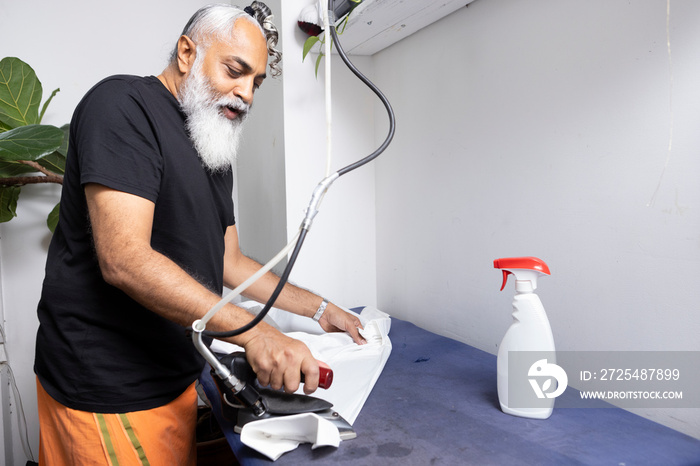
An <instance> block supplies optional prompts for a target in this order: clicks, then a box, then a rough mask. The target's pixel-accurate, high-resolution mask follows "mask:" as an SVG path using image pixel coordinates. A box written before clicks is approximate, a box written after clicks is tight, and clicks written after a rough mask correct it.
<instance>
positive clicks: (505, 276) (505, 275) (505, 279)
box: [500, 270, 513, 291]
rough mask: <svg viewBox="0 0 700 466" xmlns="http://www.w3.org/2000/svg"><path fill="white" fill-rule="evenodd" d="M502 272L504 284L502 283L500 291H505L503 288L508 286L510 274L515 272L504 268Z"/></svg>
mask: <svg viewBox="0 0 700 466" xmlns="http://www.w3.org/2000/svg"><path fill="white" fill-rule="evenodd" d="M501 272H503V284H502V285H501V289H500V291H503V288H505V287H506V283H508V275H511V274H512V273H513V272H509V271H507V270H502V271H501Z"/></svg>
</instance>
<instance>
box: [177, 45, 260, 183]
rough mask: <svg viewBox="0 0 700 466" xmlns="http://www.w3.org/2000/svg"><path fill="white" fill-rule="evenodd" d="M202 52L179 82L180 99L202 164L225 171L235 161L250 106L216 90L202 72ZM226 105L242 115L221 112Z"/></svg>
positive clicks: (187, 126)
mask: <svg viewBox="0 0 700 466" xmlns="http://www.w3.org/2000/svg"><path fill="white" fill-rule="evenodd" d="M199 52H200V51H198V53H197V58H196V59H195V63H194V64H193V66H192V70H191V72H190V74H189V75H188V77H187V78H186V79H185V81H184V82H183V84H182V86H180V89H179V91H178V100H179V101H180V106H181V107H182V110H183V112H185V115H186V117H187V119H186V122H185V126H186V128H187V131H188V133H189V136H190V139H192V142H193V143H194V147H195V149H196V150H197V153H198V154H199V158H200V160H201V162H202V165H203V166H204V167H205V168H206V169H207V170H209V171H210V172H212V173H217V172H225V171H226V170H228V169H229V167H231V166H232V165H233V164H234V163H235V161H236V156H237V155H238V144H239V142H240V137H241V131H242V129H243V121H244V120H245V119H246V117H247V116H248V110H250V106H249V105H248V104H246V103H245V102H243V100H242V99H240V98H229V97H225V96H222V95H221V94H219V93H218V92H216V90H215V89H214V88H213V86H212V85H211V82H210V81H209V79H208V78H207V77H206V76H204V73H202V60H201V57H203V56H204V53H203V52H202V53H199ZM224 106H228V107H231V108H233V109H235V110H236V111H237V112H238V114H239V116H238V117H237V118H236V119H234V120H229V119H228V118H226V117H225V116H224V115H223V114H222V113H221V109H222V107H224Z"/></svg>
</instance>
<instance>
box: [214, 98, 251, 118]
mask: <svg viewBox="0 0 700 466" xmlns="http://www.w3.org/2000/svg"><path fill="white" fill-rule="evenodd" d="M214 104H215V105H217V106H219V107H228V108H229V109H230V110H232V111H234V112H236V113H238V115H239V118H240V119H241V120H243V119H245V118H246V117H247V116H248V112H250V109H251V107H252V105H250V104H247V103H246V102H245V101H243V99H241V98H240V97H219V98H218V99H216V102H214Z"/></svg>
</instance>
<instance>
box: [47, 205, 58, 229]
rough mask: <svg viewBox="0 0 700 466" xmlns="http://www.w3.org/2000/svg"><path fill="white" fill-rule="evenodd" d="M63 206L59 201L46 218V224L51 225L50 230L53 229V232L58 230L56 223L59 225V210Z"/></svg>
mask: <svg viewBox="0 0 700 466" xmlns="http://www.w3.org/2000/svg"><path fill="white" fill-rule="evenodd" d="M60 208H61V203H60V202H59V203H58V204H56V206H55V207H54V208H53V210H52V211H51V212H50V213H49V216H48V218H47V219H46V226H48V227H49V230H51V233H53V232H54V231H56V225H58V211H59V210H60Z"/></svg>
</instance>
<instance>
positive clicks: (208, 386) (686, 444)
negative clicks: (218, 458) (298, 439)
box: [201, 318, 700, 466]
mask: <svg viewBox="0 0 700 466" xmlns="http://www.w3.org/2000/svg"><path fill="white" fill-rule="evenodd" d="M389 336H390V338H391V341H392V345H393V349H392V353H391V356H390V357H389V360H388V361H387V363H386V366H385V367H384V371H383V372H382V375H381V376H380V377H379V380H378V381H377V383H376V385H375V386H374V389H373V390H372V393H371V394H370V396H369V398H368V399H367V402H366V403H365V405H364V407H363V409H362V412H360V415H359V416H358V418H357V420H356V421H355V423H354V425H353V427H354V428H355V430H356V431H357V438H356V439H353V440H346V441H343V442H341V444H340V447H339V448H337V449H336V448H332V447H323V448H319V449H316V450H311V448H310V445H309V444H302V445H300V446H299V448H297V449H296V450H294V451H291V452H289V453H286V454H284V455H283V456H282V457H281V458H280V459H278V460H277V461H276V462H275V464H279V465H281V466H291V465H307V464H309V463H312V464H318V465H325V464H341V465H342V464H352V465H353V466H361V465H368V466H374V465H377V464H382V465H401V466H411V465H429V464H444V465H455V464H464V465H467V464H478V465H506V464H537V465H561V464H567V465H571V464H581V465H586V464H591V465H598V464H610V465H619V464H627V465H661V464H663V465H667V466H671V465H700V440H696V439H694V438H692V437H690V436H687V435H684V434H681V433H679V432H677V431H674V430H672V429H669V428H668V427H664V426H662V425H660V424H657V423H655V422H652V421H650V420H647V419H644V418H642V417H639V416H637V415H635V414H632V413H629V412H628V411H624V410H622V409H618V408H585V409H584V408H561V409H557V408H556V405H555V409H554V413H553V414H552V416H551V417H550V418H549V419H547V420H533V419H524V418H518V417H514V416H509V415H507V414H503V413H502V412H501V410H500V408H499V405H498V398H497V394H496V357H495V356H494V355H491V354H489V353H486V352H484V351H481V350H478V349H476V348H473V347H471V346H469V345H466V344H463V343H460V342H457V341H455V340H451V339H449V338H445V337H442V336H439V335H436V334H433V333H431V332H428V331H426V330H423V329H421V328H419V327H417V326H415V325H413V324H411V323H409V322H406V321H402V320H399V319H396V318H392V322H391V332H390V334H389ZM201 382H202V386H203V388H204V391H205V393H207V395H208V398H209V399H210V401H211V404H212V410H213V411H214V414H215V415H216V417H217V420H218V421H219V424H220V425H221V427H222V429H223V431H224V433H225V435H226V437H227V440H228V442H229V444H230V446H231V448H232V449H233V451H234V454H235V455H236V458H237V459H238V460H239V462H240V464H241V465H244V466H249V465H253V466H258V465H270V464H273V462H272V461H270V460H269V459H267V458H266V457H264V456H263V455H261V454H260V453H258V452H256V451H254V450H252V449H250V448H248V447H247V446H245V445H243V444H242V443H241V442H240V439H239V436H238V435H237V434H235V433H234V432H233V425H232V424H231V423H229V422H227V421H226V420H225V419H223V418H222V417H221V413H220V401H219V399H218V397H216V396H214V393H215V390H216V389H215V387H214V385H213V384H214V382H213V380H212V379H211V377H210V376H209V371H208V367H207V368H205V370H204V371H203V373H202V378H201ZM570 391H571V390H567V392H566V393H565V394H564V395H562V396H567V394H568V393H569V392H570ZM571 396H574V395H571Z"/></svg>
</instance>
